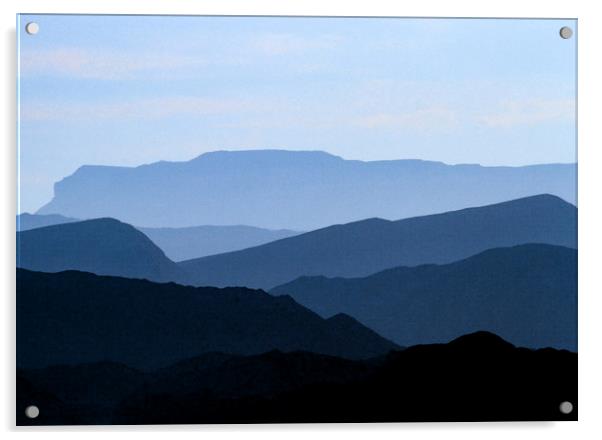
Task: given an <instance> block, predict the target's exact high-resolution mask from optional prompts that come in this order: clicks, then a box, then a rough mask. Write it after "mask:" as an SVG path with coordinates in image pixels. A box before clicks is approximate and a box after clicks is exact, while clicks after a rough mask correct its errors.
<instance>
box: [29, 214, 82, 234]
mask: <svg viewBox="0 0 602 440" xmlns="http://www.w3.org/2000/svg"><path fill="white" fill-rule="evenodd" d="M78 221H80V220H78V219H76V218H71V217H64V216H62V215H58V214H48V215H39V214H29V213H28V212H25V213H23V214H20V215H18V216H17V231H28V230H29V229H36V228H43V227H44V226H52V225H60V224H61V223H71V222H78Z"/></svg>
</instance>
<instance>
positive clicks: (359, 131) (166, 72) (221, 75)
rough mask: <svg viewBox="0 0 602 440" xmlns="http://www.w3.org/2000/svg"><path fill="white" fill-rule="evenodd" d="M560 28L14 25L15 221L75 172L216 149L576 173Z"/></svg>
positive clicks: (510, 24) (115, 19)
mask: <svg viewBox="0 0 602 440" xmlns="http://www.w3.org/2000/svg"><path fill="white" fill-rule="evenodd" d="M30 21H35V22H37V23H39V26H40V31H39V33H38V34H37V35H35V36H31V35H28V34H26V33H25V32H24V26H25V24H26V23H27V22H30ZM564 25H569V26H571V27H573V29H575V27H576V22H574V21H571V20H460V19H368V18H366V19H350V18H340V19H333V18H247V17H230V18H226V17H148V16H146V17H144V16H75V15H73V16H60V15H41V16H32V15H23V16H20V21H19V22H18V29H19V30H18V33H19V45H20V48H19V57H20V74H19V77H20V148H21V150H20V189H21V193H20V207H19V211H20V212H25V211H35V210H36V209H38V208H39V207H40V206H41V205H42V204H44V203H46V202H47V201H48V200H49V199H50V198H51V197H52V185H53V183H54V182H55V181H57V180H60V179H61V178H62V177H64V176H66V175H69V174H71V173H72V172H73V171H75V170H76V169H77V168H78V167H79V166H80V165H82V164H110V165H139V164H142V163H149V162H154V161H158V160H188V159H191V158H193V157H196V156H198V155H199V154H201V153H203V152H207V151H213V150H222V149H226V150H239V149H263V148H282V149H290V150H324V151H328V152H330V153H332V154H336V155H339V156H342V157H345V158H349V159H362V160H378V159H404V158H418V159H428V160H439V161H443V162H446V163H480V164H484V165H524V164H533V163H550V162H574V161H575V120H574V110H575V55H576V38H575V37H573V38H572V39H569V40H563V39H561V38H560V37H559V35H558V30H559V29H560V27H562V26H564Z"/></svg>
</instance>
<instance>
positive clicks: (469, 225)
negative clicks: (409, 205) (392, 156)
mask: <svg viewBox="0 0 602 440" xmlns="http://www.w3.org/2000/svg"><path fill="white" fill-rule="evenodd" d="M576 228H577V208H576V207H575V206H573V205H571V204H570V203H567V202H565V201H564V200H562V199H560V198H558V197H556V196H551V195H545V194H544V195H538V196H532V197H526V198H523V199H518V200H512V201H508V202H504V203H498V204H494V205H488V206H481V207H476V208H469V209H462V210H458V211H452V212H446V213H443V214H436V215H429V216H424V217H414V218H409V219H404V220H398V221H388V220H382V219H368V220H363V221H359V222H354V223H349V224H344V225H334V226H330V227H327V228H323V229H319V230H316V231H312V232H308V233H305V234H301V235H297V236H294V237H290V238H285V239H283V240H278V241H275V242H272V243H267V244H264V245H261V246H257V247H254V248H250V249H244V250H241V251H237V252H230V253H226V254H221V255H214V256H209V257H204V258H199V259H195V260H190V261H184V262H181V263H179V265H180V267H181V268H182V269H184V270H185V271H186V272H187V276H188V281H189V282H190V283H191V284H194V285H213V286H247V287H256V288H263V289H269V288H273V287H275V286H277V285H280V284H284V283H286V282H289V281H292V280H294V279H295V278H298V277H301V276H314V275H323V276H327V277H363V276H367V275H370V274H373V273H375V272H379V271H382V270H384V269H388V268H392V267H396V266H416V265H419V264H427V263H437V264H443V263H450V262H452V261H456V260H460V259H463V258H466V257H468V256H471V255H474V254H477V253H479V252H482V251H484V250H487V249H491V248H496V247H506V246H514V245H518V244H524V243H546V244H552V245H559V246H566V247H572V248H575V247H576V246H577V236H576V232H575V231H576V230H577V229H576Z"/></svg>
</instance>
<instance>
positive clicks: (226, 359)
mask: <svg viewBox="0 0 602 440" xmlns="http://www.w3.org/2000/svg"><path fill="white" fill-rule="evenodd" d="M564 401H569V402H572V404H573V406H574V410H573V412H572V413H570V414H563V413H561V412H560V411H559V406H560V404H561V402H564ZM32 404H35V405H38V406H39V407H40V409H41V411H40V417H39V418H38V419H34V420H31V419H26V418H25V417H24V409H25V408H26V407H27V406H28V405H32ZM494 420H577V354H576V353H571V352H568V351H558V350H555V349H540V350H530V349H525V348H516V347H514V346H513V345H511V344H509V343H507V342H505V341H504V340H502V339H501V338H499V337H497V336H495V335H493V334H490V333H486V332H478V333H474V334H471V335H467V336H463V337H461V338H458V339H456V340H454V341H452V342H450V343H448V344H440V345H422V346H415V347H411V348H409V349H407V350H404V351H398V352H391V353H390V354H389V355H387V356H382V357H379V358H374V359H370V360H365V361H352V360H346V359H341V358H337V357H331V356H325V355H319V354H315V353H307V352H293V353H282V352H278V351H271V352H268V353H264V354H259V355H253V356H232V355H225V354H220V353H210V354H207V355H204V356H200V357H196V358H192V359H190V360H187V361H184V362H180V363H178V364H175V365H173V366H170V367H167V368H164V369H161V370H158V371H153V372H147V373H143V372H140V371H136V370H133V369H131V368H128V367H125V366H123V365H119V364H110V363H97V364H86V365H78V366H71V367H68V366H58V367H49V368H44V369H36V370H23V369H18V370H17V423H18V424H19V425H53V424H109V423H111V424H165V423H189V424H192V423H274V422H283V423H285V422H286V423H302V422H403V421H407V422H410V421H411V422H426V421H494Z"/></svg>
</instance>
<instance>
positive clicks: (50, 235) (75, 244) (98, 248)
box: [17, 218, 182, 281]
mask: <svg viewBox="0 0 602 440" xmlns="http://www.w3.org/2000/svg"><path fill="white" fill-rule="evenodd" d="M17 267H22V268H25V269H30V270H37V271H43V272H60V271H63V270H71V269H73V270H81V271H86V272H92V273H95V274H98V275H115V276H124V277H129V278H145V279H149V280H153V281H177V280H180V279H182V270H181V269H180V268H179V267H178V266H177V265H176V264H175V263H174V262H173V261H171V260H169V259H168V258H167V257H166V256H165V254H164V253H163V251H162V250H161V249H159V248H158V247H157V246H156V245H155V244H154V243H153V242H152V241H150V240H149V238H148V237H147V236H146V235H144V234H143V233H142V232H140V231H138V230H137V229H136V228H134V227H133V226H130V225H128V224H125V223H121V222H120V221H117V220H114V219H110V218H104V219H95V220H86V221H80V222H74V223H64V224H59V225H53V226H46V227H43V228H38V229H32V230H29V231H22V232H17Z"/></svg>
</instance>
